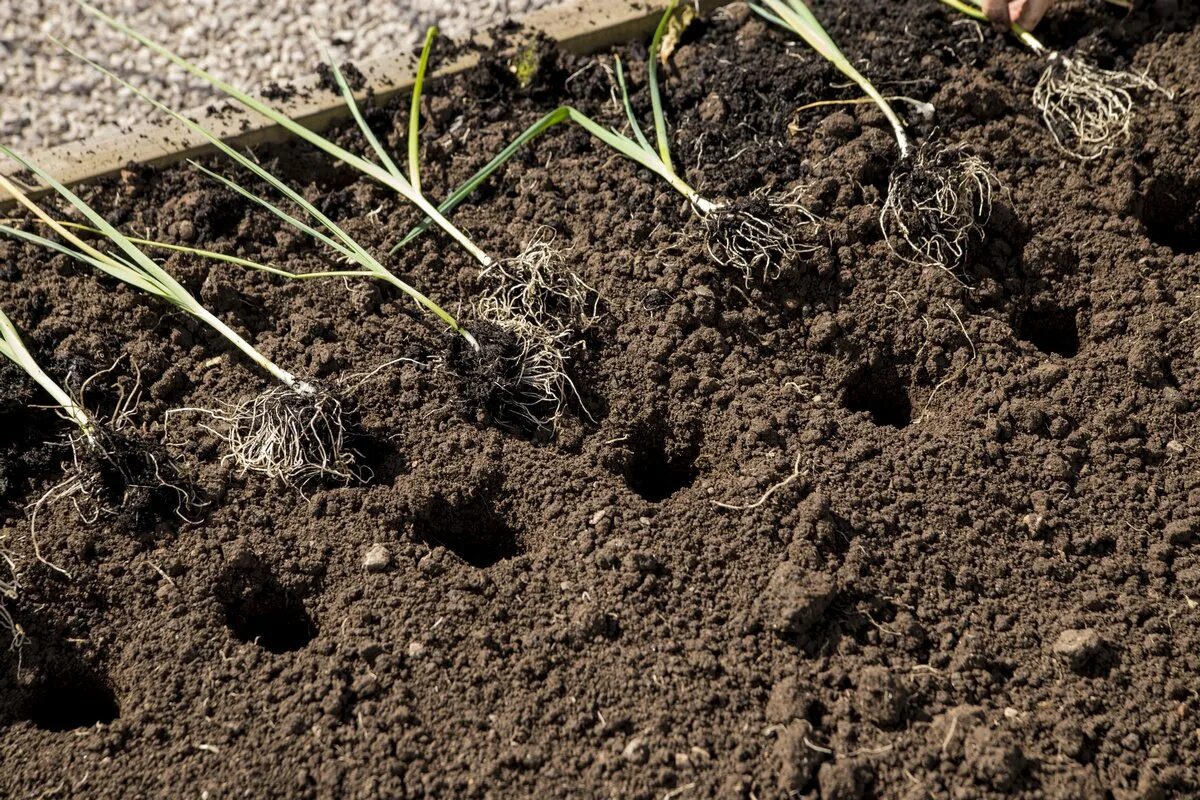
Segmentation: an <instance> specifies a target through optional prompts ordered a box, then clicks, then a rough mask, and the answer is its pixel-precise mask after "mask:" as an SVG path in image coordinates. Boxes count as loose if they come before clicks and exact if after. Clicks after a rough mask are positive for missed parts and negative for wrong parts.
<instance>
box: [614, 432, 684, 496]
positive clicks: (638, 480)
mask: <svg viewBox="0 0 1200 800" xmlns="http://www.w3.org/2000/svg"><path fill="white" fill-rule="evenodd" d="M695 463H696V455H695V453H694V452H691V451H685V452H682V453H669V452H668V451H667V448H666V446H665V444H664V443H663V442H661V441H658V442H650V443H647V444H646V445H645V446H644V447H643V448H642V449H640V450H638V451H636V452H635V453H634V454H633V456H632V458H630V459H629V464H628V466H626V468H625V482H626V484H627V485H628V486H629V488H630V489H632V490H633V491H635V492H637V493H638V495H639V496H640V497H641V498H642V499H644V500H648V501H649V502H651V503H660V502H662V501H663V500H666V499H667V498H668V497H670V496H671V495H673V494H675V493H676V492H678V491H679V490H681V489H686V488H687V487H689V486H691V485H692V482H693V481H695V480H696V475H697V470H696V467H695Z"/></svg>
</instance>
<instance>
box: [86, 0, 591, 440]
mask: <svg viewBox="0 0 1200 800" xmlns="http://www.w3.org/2000/svg"><path fill="white" fill-rule="evenodd" d="M80 5H81V6H82V7H83V8H84V9H85V10H86V11H87V12H88V13H90V14H91V15H93V16H95V17H96V18H97V19H100V20H101V21H103V22H105V23H106V24H108V25H109V26H111V27H113V28H114V29H116V30H118V31H120V32H122V33H124V34H126V35H127V36H130V37H132V38H133V39H135V40H137V41H138V42H140V43H142V44H143V45H145V46H146V47H148V48H150V49H151V50H153V51H154V52H156V53H158V54H160V55H162V56H164V57H166V58H167V59H169V60H170V61H172V62H173V63H175V64H177V65H178V66H180V67H182V68H184V69H185V70H187V71H188V72H190V73H191V74H193V75H195V76H197V77H199V78H201V79H202V80H204V81H206V82H208V83H209V84H210V85H211V86H213V87H214V88H216V89H218V90H219V91H221V92H223V93H225V94H226V95H228V96H229V97H230V98H232V99H233V100H235V101H237V102H238V103H240V104H241V105H243V106H245V107H246V108H248V109H250V110H251V111H254V112H256V113H258V114H261V115H263V116H265V117H267V118H268V119H270V120H271V121H272V122H275V123H276V124H278V125H279V126H281V127H282V128H284V129H285V130H287V131H289V132H291V133H292V134H294V135H296V136H298V137H299V138H301V139H303V140H304V141H306V142H308V143H309V144H312V145H314V146H316V147H317V148H319V149H320V150H322V151H324V152H325V153H327V154H328V155H330V156H331V157H333V158H334V159H336V160H338V161H340V162H342V163H343V164H345V165H347V166H349V167H351V168H353V169H356V170H358V171H359V172H361V173H363V174H364V175H366V176H367V177H368V178H370V179H372V180H374V181H376V182H378V183H381V184H383V185H384V186H386V187H388V188H390V189H392V190H393V191H395V192H397V193H398V194H400V195H401V196H402V197H403V198H405V199H406V200H408V201H409V202H411V203H413V204H414V205H416V206H417V207H418V208H420V209H421V210H422V211H423V212H424V213H425V214H427V215H428V216H430V217H431V218H432V219H433V220H434V221H435V222H436V223H437V224H438V225H439V226H440V227H441V228H442V229H443V230H444V231H446V232H447V233H448V234H450V235H451V237H452V238H453V239H454V240H455V241H456V242H457V243H458V244H459V245H461V246H462V247H463V248H464V249H465V250H466V251H467V252H468V253H469V254H470V255H471V256H472V257H473V258H475V259H476V261H478V262H479V264H480V269H481V275H482V276H484V277H485V278H490V279H492V280H493V281H494V280H495V279H496V278H498V277H501V276H503V277H504V278H505V279H506V280H507V281H508V282H507V283H504V284H502V285H500V286H499V287H498V288H497V289H496V292H497V293H500V294H503V293H508V292H511V291H520V292H523V293H525V294H535V293H536V292H537V291H538V290H539V287H537V286H536V285H533V284H530V283H528V282H527V283H525V284H517V283H512V281H514V280H519V279H520V277H519V276H528V277H530V278H532V277H533V276H542V277H545V276H547V275H554V276H556V278H555V280H556V281H557V285H558V286H559V287H560V288H563V289H564V290H565V289H567V288H568V287H573V288H574V289H577V290H578V292H577V302H576V307H577V310H580V311H581V310H582V309H583V308H584V307H585V306H586V305H587V297H586V295H587V294H588V293H590V291H591V290H590V289H587V287H586V285H585V284H583V282H582V281H581V280H579V279H578V277H577V276H575V275H574V274H573V273H570V272H569V270H567V269H566V266H565V262H564V261H563V260H562V258H561V256H560V255H558V254H556V253H554V252H553V251H552V250H550V249H549V248H546V247H543V246H541V245H540V244H539V243H537V242H531V243H529V244H528V246H527V247H526V249H525V250H524V251H523V252H522V254H521V255H519V256H517V257H516V258H513V259H505V260H500V261H498V260H496V259H493V258H492V257H490V256H489V255H487V254H486V253H484V252H483V250H482V249H480V248H479V247H477V246H476V245H475V244H474V243H473V242H472V241H471V240H470V239H469V238H468V237H467V236H466V234H464V233H463V232H462V231H460V230H458V229H457V228H456V227H455V226H453V225H452V224H451V223H450V222H449V221H447V220H446V219H445V218H444V217H442V215H441V214H440V213H438V211H437V209H436V208H434V206H433V204H432V203H430V202H429V201H428V200H427V199H426V198H425V196H424V195H423V194H422V192H421V190H420V174H419V169H418V167H419V164H418V152H419V151H418V142H417V139H416V136H417V130H418V128H419V117H418V116H417V110H418V109H419V101H420V90H421V84H422V83H423V81H424V76H425V71H426V69H427V66H428V63H429V53H430V49H431V47H432V44H433V40H434V37H435V35H436V31H435V30H431V31H430V32H429V33H428V34H427V36H426V40H425V47H424V49H423V51H422V55H421V61H420V66H419V70H418V81H417V85H416V87H415V91H414V100H413V114H414V116H413V118H412V119H411V120H410V126H409V162H410V170H411V172H410V175H409V176H405V175H404V174H403V173H402V172H401V171H400V169H399V168H398V167H397V165H396V163H395V162H394V161H393V160H392V158H391V157H390V156H389V155H388V153H387V151H386V150H385V149H384V147H383V146H382V144H381V143H380V142H379V140H378V138H377V137H376V136H375V134H374V133H373V132H372V131H371V130H370V128H369V126H368V125H367V123H366V120H365V118H364V117H363V115H362V112H361V110H360V109H359V107H358V104H357V102H356V101H355V99H354V96H353V92H352V91H351V89H350V87H349V85H348V83H347V82H346V80H345V77H344V76H343V75H342V72H341V70H340V69H339V68H338V66H337V64H336V63H334V62H333V60H332V59H331V58H330V57H329V54H328V52H327V50H326V49H325V48H324V47H323V46H322V47H321V50H322V54H323V56H324V57H325V59H326V61H328V62H329V64H330V66H331V72H332V74H333V76H334V78H335V80H336V82H337V85H338V87H339V89H340V91H341V92H342V94H343V96H344V97H345V99H346V102H347V105H348V107H349V110H350V111H351V113H352V115H353V116H354V119H355V121H356V122H357V123H358V125H359V127H360V128H361V130H362V132H363V134H364V136H365V137H366V139H367V142H368V144H369V145H370V146H371V149H372V150H374V152H375V153H376V155H377V156H378V157H379V161H380V164H376V163H373V162H371V161H368V160H367V159H365V158H362V157H360V156H358V155H355V154H353V153H351V152H349V151H347V150H345V149H344V148H342V147H339V146H338V145H336V144H334V143H333V142H331V141H330V140H329V139H326V138H325V137H323V136H321V135H319V134H317V133H315V132H313V131H310V130H308V129H307V128H305V127H304V126H302V125H300V124H299V123H297V122H296V121H294V120H292V119H289V118H288V117H287V116H285V115H284V114H282V113H281V112H279V111H277V110H275V109H273V108H271V107H270V106H268V105H266V104H265V103H263V102H261V101H259V100H257V99H255V98H253V97H251V96H250V95H248V94H246V93H245V92H242V91H241V90H239V89H237V88H235V87H233V86H231V85H230V84H228V83H226V82H224V81H222V80H220V79H219V78H217V77H215V76H214V75H212V74H210V73H208V72H207V71H205V70H203V69H201V68H200V67H198V66H196V65H194V64H192V63H191V62H189V61H187V60H185V59H183V58H182V57H180V56H178V55H176V54H175V53H172V52H171V51H170V50H168V49H166V48H165V47H162V46H161V45H159V44H157V43H155V42H153V41H151V40H150V39H148V38H147V37H145V36H143V35H141V34H139V33H137V32H136V31H134V30H132V29H131V28H129V27H127V26H125V25H124V24H122V23H120V22H118V21H117V20H115V19H113V18H112V17H110V16H108V15H106V14H104V13H103V12H101V11H99V10H97V9H96V8H94V7H92V6H90V5H88V4H87V3H86V2H82V0H81V2H80ZM68 50H69V48H68ZM72 52H73V51H72ZM75 55H77V56H78V54H77V53H76V54H75ZM79 57H80V58H83V57H82V56H79ZM84 60H85V61H87V59H84ZM89 63H92V62H89ZM93 66H97V65H95V64H94V63H93ZM97 68H98V69H102V68H99V67H97ZM102 71H104V72H106V73H107V74H109V75H110V76H112V77H114V78H115V79H116V80H119V81H120V82H121V83H122V84H124V85H125V86H127V87H129V88H130V89H133V91H135V92H137V93H138V94H139V95H141V96H142V97H143V98H145V99H147V100H149V101H150V102H151V103H154V104H155V105H156V106H158V108H160V109H161V110H163V111H165V112H167V113H169V114H171V115H173V116H174V117H175V118H176V119H179V120H180V121H181V122H183V123H184V124H186V125H188V126H189V127H190V128H191V129H192V130H194V131H197V132H198V133H200V134H202V135H203V136H204V137H205V138H207V139H208V141H209V142H210V143H212V144H213V145H214V146H216V147H218V149H220V150H221V151H222V152H223V153H225V154H226V155H228V156H230V157H231V158H234V159H235V160H236V161H237V162H238V163H239V164H241V165H242V166H243V167H245V168H247V169H250V170H251V171H252V172H254V173H255V174H256V175H257V176H258V177H259V178H261V179H263V180H265V181H267V182H268V183H270V184H271V185H272V186H274V187H275V188H276V189H278V190H280V191H281V192H282V193H284V194H285V195H286V196H287V197H288V198H289V199H290V200H292V201H293V202H296V203H298V204H300V205H301V206H302V207H304V209H305V210H306V211H307V212H308V213H309V215H310V216H313V217H314V218H315V219H317V220H318V222H319V224H320V227H321V228H323V229H324V230H325V231H328V232H330V233H332V234H333V238H334V239H336V240H337V241H336V242H335V241H333V240H331V238H330V236H327V235H325V233H322V232H321V231H317V230H314V229H313V228H312V227H310V226H308V225H307V224H306V223H303V222H300V221H299V220H297V219H295V218H294V217H292V216H291V215H289V214H287V213H286V212H283V211H282V210H280V209H278V208H276V207H275V206H272V205H271V204H270V203H268V202H266V201H264V200H262V198H259V197H257V196H255V195H253V194H252V193H251V192H249V191H247V190H245V189H243V188H242V187H240V186H238V185H237V184H235V183H233V182H232V181H229V180H227V179H224V178H221V177H220V176H215V175H212V173H209V174H210V176H212V177H216V178H217V179H218V180H221V181H222V182H224V183H225V184H226V185H227V186H229V187H230V188H232V189H234V190H235V191H238V192H239V193H241V194H242V195H243V196H246V197H247V198H249V199H251V200H253V201H255V202H257V203H259V204H260V205H263V206H264V207H266V208H268V210H270V211H271V212H272V213H274V214H276V215H277V216H279V217H280V218H281V219H283V220H284V221H285V222H286V223H288V224H289V225H292V226H293V227H297V228H298V229H300V230H303V231H305V232H306V233H308V234H310V235H312V236H314V237H315V238H317V239H318V240H319V241H321V242H323V243H324V244H326V245H329V246H332V247H334V249H338V250H339V252H342V255H343V257H345V258H346V259H347V260H349V261H351V262H352V263H356V264H358V265H359V266H361V267H363V270H364V272H365V273H370V275H369V277H375V278H377V279H380V280H384V281H386V282H388V283H391V284H393V285H395V286H397V287H398V288H400V289H401V290H402V291H404V292H406V293H407V294H409V295H410V296H411V297H413V298H414V299H415V300H416V301H417V302H418V303H420V304H421V305H423V306H425V308H427V309H428V310H431V311H433V312H434V313H435V314H436V315H437V316H439V317H440V318H441V319H442V320H443V321H444V322H446V323H447V324H448V325H449V326H450V327H451V328H452V329H453V330H454V331H455V332H456V333H459V334H460V335H461V336H462V337H463V339H465V340H466V342H467V343H468V344H469V345H470V347H471V349H470V350H469V351H467V352H465V353H463V352H459V353H458V354H459V356H460V358H462V359H465V360H467V361H469V362H471V363H470V365H469V366H470V369H471V371H473V372H478V368H479V366H480V365H482V364H490V365H493V366H495V365H502V366H503V369H502V370H501V371H500V372H499V373H498V374H495V375H492V376H490V377H489V378H488V383H489V386H490V389H489V392H488V399H489V403H490V404H491V405H493V406H494V407H496V408H497V409H498V416H499V417H501V418H504V417H506V416H508V415H509V414H510V412H514V413H515V416H517V417H520V418H522V419H524V420H526V421H531V422H534V423H535V424H537V425H539V426H542V425H546V426H552V425H553V422H554V421H555V420H557V419H558V418H559V417H560V416H561V414H562V412H563V409H564V408H565V406H566V402H567V398H568V396H569V395H571V394H573V393H574V388H573V386H572V385H571V382H570V379H569V377H568V376H567V374H566V373H565V372H563V371H547V370H546V369H545V365H548V364H559V365H564V366H565V364H566V361H567V357H566V353H565V350H564V342H565V341H566V340H567V339H569V338H570V334H571V333H572V331H571V329H570V327H569V325H570V321H567V320H559V321H558V322H557V323H556V324H555V325H554V326H553V327H551V328H547V327H546V325H545V324H538V323H537V322H535V321H534V320H531V319H529V318H509V317H506V316H504V313H506V312H507V313H515V312H517V311H519V310H520V307H519V306H510V305H505V304H497V303H495V302H492V300H487V301H485V302H481V303H477V304H476V307H475V311H476V314H477V315H478V316H479V318H480V321H481V322H482V323H485V324H491V325H495V326H497V327H499V328H501V329H502V330H503V335H502V336H490V335H489V336H487V337H486V339H487V343H488V345H489V346H490V347H491V348H492V349H493V350H499V351H500V352H490V353H485V352H482V348H481V346H480V344H479V341H478V340H477V339H476V338H475V337H474V336H473V335H472V334H471V333H470V332H468V331H467V329H466V328H464V327H462V326H460V325H459V324H458V322H457V321H455V320H454V318H453V317H451V316H450V315H449V314H448V313H446V312H445V311H443V310H442V309H441V308H439V307H438V306H436V305H435V304H433V303H432V302H431V301H429V300H428V298H425V297H424V296H423V295H421V294H420V293H419V292H417V291H416V290H415V289H413V288H412V287H410V286H408V285H407V284H405V283H403V282H402V281H400V280H399V279H398V278H396V277H395V276H394V275H392V274H391V273H390V272H389V271H388V270H387V269H385V268H384V267H383V266H382V265H381V264H379V262H378V261H377V260H376V259H375V258H374V257H372V256H370V255H369V254H367V253H366V252H365V250H363V249H362V248H361V247H359V246H358V245H357V244H355V243H353V242H352V240H350V239H349V237H348V236H345V235H344V233H342V232H340V231H338V230H335V229H334V228H335V227H336V226H333V224H332V222H330V221H329V220H328V219H327V218H325V217H323V215H318V214H316V213H315V212H316V209H314V208H312V207H311V205H310V204H308V203H306V202H305V201H303V199H302V198H300V197H299V195H298V194H296V193H295V192H293V191H291V190H289V189H287V188H286V187H284V186H283V185H282V184H281V183H280V182H279V181H278V180H276V179H274V178H273V177H272V176H270V175H269V174H267V173H266V171H265V170H263V169H262V168H261V167H258V165H256V164H254V163H253V162H251V161H249V159H246V158H245V157H244V156H241V155H240V154H238V153H236V151H234V150H232V148H229V147H228V146H227V145H224V144H223V143H222V142H220V141H219V140H218V139H217V138H216V137H215V136H214V135H213V134H211V133H210V132H208V131H206V130H204V129H203V128H202V127H201V126H199V125H198V124H197V123H195V122H194V121H192V120H189V119H187V118H186V117H184V116H182V115H181V114H178V113H177V112H175V111H172V110H171V109H169V108H167V107H166V106H164V105H163V104H161V103H159V102H157V101H155V100H153V99H151V98H149V97H148V96H147V95H145V94H144V93H142V92H140V91H138V90H137V89H134V88H133V87H132V86H130V85H129V84H128V83H127V82H125V81H123V80H121V79H120V78H116V76H114V75H112V73H108V72H107V71H106V70H103V69H102ZM347 251H349V252H347ZM326 274H331V273H326ZM353 274H354V275H356V276H359V277H362V276H364V275H363V274H362V273H353ZM585 290H586V291H585ZM575 316H576V317H582V314H576V315H575ZM527 359H533V361H534V362H536V364H537V365H541V366H535V364H529V363H525V360H527ZM544 409H549V410H548V411H547V410H544Z"/></svg>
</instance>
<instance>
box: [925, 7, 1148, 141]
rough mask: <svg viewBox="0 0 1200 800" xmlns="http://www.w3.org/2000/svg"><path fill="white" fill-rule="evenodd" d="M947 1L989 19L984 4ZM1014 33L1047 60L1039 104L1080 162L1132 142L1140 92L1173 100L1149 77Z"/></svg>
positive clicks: (1036, 99)
mask: <svg viewBox="0 0 1200 800" xmlns="http://www.w3.org/2000/svg"><path fill="white" fill-rule="evenodd" d="M941 2H942V3H944V4H945V5H947V6H949V7H950V8H953V9H954V10H956V11H959V12H961V13H963V14H966V15H967V16H969V17H972V18H974V19H976V20H980V21H985V22H986V21H987V15H986V14H984V13H983V9H982V8H981V7H980V5H979V2H978V0H941ZM1109 2H1113V0H1109ZM1114 5H1120V6H1125V3H1123V2H1114ZM1010 31H1011V33H1012V34H1013V35H1014V36H1016V37H1017V39H1018V40H1020V42H1021V43H1022V44H1024V45H1025V46H1026V47H1028V48H1029V50H1030V51H1032V52H1033V54H1034V55H1036V56H1039V57H1042V58H1045V59H1046V61H1047V65H1046V69H1045V71H1044V72H1042V76H1041V78H1039V79H1038V82H1037V86H1035V87H1034V89H1033V105H1034V107H1035V108H1037V110H1038V111H1040V112H1041V114H1042V121H1043V122H1044V123H1045V125H1046V129H1047V130H1049V131H1050V135H1051V136H1052V137H1053V138H1054V144H1055V145H1056V146H1057V147H1058V148H1059V149H1060V150H1062V151H1063V152H1064V153H1066V154H1067V155H1070V156H1073V157H1075V158H1077V159H1079V160H1080V161H1090V160H1092V159H1095V158H1099V157H1100V156H1101V155H1103V154H1104V153H1105V152H1107V151H1108V150H1111V149H1113V148H1114V147H1116V146H1117V141H1118V140H1122V139H1128V138H1129V129H1130V125H1131V124H1132V122H1133V108H1134V99H1133V93H1134V92H1138V91H1146V92H1156V91H1160V92H1163V93H1164V94H1166V95H1167V96H1168V97H1170V96H1171V95H1170V93H1169V92H1166V91H1165V90H1164V89H1163V88H1162V87H1160V86H1159V85H1158V84H1157V83H1155V82H1154V81H1153V80H1152V79H1151V78H1150V77H1149V76H1147V75H1144V74H1138V73H1135V72H1125V71H1122V70H1108V69H1101V68H1100V67H1097V66H1095V65H1094V64H1089V63H1088V62H1087V61H1084V60H1083V59H1080V58H1069V57H1068V56H1066V55H1064V54H1063V53H1059V52H1055V51H1053V50H1051V49H1049V48H1048V47H1046V46H1045V45H1044V44H1042V43H1041V42H1040V41H1038V39H1037V38H1036V37H1035V36H1034V35H1033V34H1032V33H1030V32H1029V31H1027V30H1025V29H1024V28H1022V27H1021V26H1019V25H1017V24H1015V23H1014V24H1013V25H1012V27H1011V28H1010Z"/></svg>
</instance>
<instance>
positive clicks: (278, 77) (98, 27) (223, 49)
mask: <svg viewBox="0 0 1200 800" xmlns="http://www.w3.org/2000/svg"><path fill="white" fill-rule="evenodd" d="M554 2H555V0H479V1H478V2H473V3H460V2H454V0H398V2H395V3H363V2H359V1H358V0H324V1H323V2H320V3H316V4H312V3H292V2H289V1H288V0H262V2H257V3H244V2H240V0H126V1H125V2H122V3H120V4H113V3H109V4H108V6H107V10H109V11H114V10H115V12H116V13H117V14H118V16H119V17H120V19H121V20H122V21H124V22H126V23H128V24H129V25H130V26H131V27H133V28H134V29H136V30H138V31H139V32H141V33H144V34H146V35H147V36H149V37H150V38H151V39H155V40H157V41H158V42H160V43H162V44H164V45H166V46H167V47H169V48H171V49H172V50H175V51H176V52H178V53H179V54H180V55H182V56H184V57H185V58H188V59H190V60H193V61H195V62H197V63H198V64H199V65H200V66H202V67H205V68H208V69H211V70H214V71H215V72H216V73H217V74H218V75H219V76H220V77H222V78H224V79H226V80H229V81H231V82H232V83H233V84H235V85H237V86H240V87H244V88H248V89H255V88H261V87H263V86H265V85H266V84H269V83H275V82H289V81H297V80H303V79H307V78H311V77H313V76H314V74H315V68H316V64H317V63H318V62H319V60H320V56H319V55H318V53H317V51H316V49H315V47H314V45H313V43H312V42H311V41H310V40H309V36H308V32H309V31H310V30H311V31H314V32H316V33H317V35H318V36H320V37H321V38H322V39H323V40H324V41H326V42H327V43H330V44H332V45H333V46H334V48H335V51H336V52H335V53H334V55H335V57H336V58H339V59H348V60H351V61H362V60H363V59H366V58H370V57H372V56H379V55H385V54H389V53H407V52H410V51H411V50H412V49H413V47H414V46H416V45H418V44H419V43H420V41H421V38H422V36H423V35H424V32H425V29H426V27H428V26H429V25H431V24H433V23H437V24H438V26H439V28H440V29H441V30H442V32H443V33H445V34H446V35H448V36H452V37H464V36H466V35H468V34H469V33H470V32H472V31H475V30H484V29H486V28H489V27H491V26H492V25H495V24H496V23H498V22H500V21H502V20H503V19H504V18H505V17H507V16H512V15H517V14H523V13H525V12H528V11H530V10H532V9H535V8H540V7H543V6H548V5H551V4H553V3H554ZM47 32H52V33H54V35H55V36H57V37H59V38H61V39H63V40H64V41H66V42H67V43H69V44H72V45H74V46H77V47H79V48H80V49H81V50H83V51H84V52H86V53H87V54H88V55H89V56H91V57H92V58H94V59H96V60H97V61H98V62H99V63H101V64H102V65H104V66H106V67H108V68H110V69H112V70H114V71H115V72H117V73H118V74H121V75H126V76H133V78H134V79H135V80H136V82H137V83H138V84H139V85H140V86H141V87H142V88H145V89H147V90H149V92H150V94H152V95H153V96H154V97H155V98H157V99H159V100H161V101H163V102H164V103H166V104H167V105H168V106H171V107H172V108H176V109H181V110H186V109H191V108H195V107H197V106H201V105H204V104H205V103H207V102H209V101H211V100H212V98H213V97H214V96H215V95H214V93H213V92H212V90H211V89H208V88H206V87H205V84H203V83H202V82H199V81H196V80H192V79H190V78H189V77H188V75H187V73H185V72H184V71H183V70H181V69H176V68H174V67H168V66H165V65H164V64H163V61H162V59H159V58H156V57H154V56H153V55H152V54H151V53H150V51H148V50H146V49H145V48H142V47H137V46H134V45H131V44H130V43H129V41H128V40H127V39H126V38H125V37H123V36H121V35H119V34H117V33H113V32H111V31H109V30H108V29H107V28H106V27H104V26H103V25H102V24H100V23H97V22H94V21H93V20H92V18H91V17H89V16H87V15H86V14H85V13H84V12H83V11H82V10H81V9H80V8H79V7H78V6H76V4H74V3H65V2H64V3H59V2H55V3H50V2H36V3H33V4H32V7H31V4H30V2H29V0H0V141H3V142H5V143H6V144H8V145H9V146H11V147H14V148H16V149H17V150H18V151H21V150H32V149H35V148H39V147H49V146H51V145H56V144H63V143H65V142H70V141H75V140H77V139H84V138H89V137H93V136H96V135H98V134H101V133H105V134H106V133H111V132H113V131H114V130H116V129H117V128H120V127H125V126H128V125H130V124H133V123H137V122H142V121H145V120H148V119H155V118H158V117H159V113H158V112H157V111H155V110H154V108H153V107H152V106H150V104H149V103H146V102H143V101H142V100H139V99H137V98H136V97H135V96H134V95H132V94H131V93H130V92H129V91H127V90H125V89H120V88H116V87H114V86H113V84H112V83H111V82H110V81H109V80H108V79H107V78H105V77H104V76H103V75H101V74H100V73H98V72H96V71H95V70H93V69H91V68H90V67H88V66H86V65H85V64H83V63H81V62H79V61H76V60H75V59H74V58H71V57H70V56H69V55H67V54H66V53H64V52H63V51H62V50H61V49H60V48H59V47H58V45H56V44H54V43H53V42H52V41H50V40H49V39H48V38H47V36H46V33H47Z"/></svg>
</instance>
